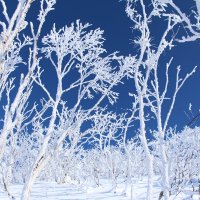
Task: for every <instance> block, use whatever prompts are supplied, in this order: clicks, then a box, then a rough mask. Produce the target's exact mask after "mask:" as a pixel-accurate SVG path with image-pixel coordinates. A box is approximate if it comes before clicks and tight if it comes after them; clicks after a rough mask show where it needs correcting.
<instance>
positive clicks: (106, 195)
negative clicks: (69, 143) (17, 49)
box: [0, 179, 200, 200]
mask: <svg viewBox="0 0 200 200" xmlns="http://www.w3.org/2000/svg"><path fill="white" fill-rule="evenodd" d="M124 188H125V184H124V183H120V182H119V184H118V186H117V189H116V191H113V190H112V186H111V183H110V182H109V181H107V180H101V185H100V186H99V187H92V186H91V187H84V186H80V185H76V184H57V183H53V182H52V183H47V182H38V183H36V184H35V185H34V187H33V191H32V194H31V200H86V199H87V200H145V199H146V198H145V194H146V179H143V180H141V181H139V182H138V183H137V184H134V185H132V187H131V186H129V187H128V190H127V195H125V194H124V192H123V191H124ZM10 191H11V193H12V195H13V196H14V197H16V200H19V199H20V194H21V191H22V185H13V186H11V187H10ZM159 191H160V187H159V184H155V185H154V192H155V195H154V199H156V200H158V196H159ZM199 198H200V197H198V196H197V195H196V196H194V197H193V198H191V197H190V195H187V194H180V195H179V196H178V197H172V198H171V199H177V200H186V199H187V200H189V199H194V200H199ZM0 200H9V198H8V197H7V196H6V194H5V193H4V192H2V191H1V192H0Z"/></svg>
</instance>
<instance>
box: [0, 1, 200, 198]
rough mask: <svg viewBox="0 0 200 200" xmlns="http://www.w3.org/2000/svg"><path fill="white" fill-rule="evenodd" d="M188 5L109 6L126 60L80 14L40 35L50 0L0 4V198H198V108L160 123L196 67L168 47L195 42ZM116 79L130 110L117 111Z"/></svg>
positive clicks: (194, 14) (198, 9) (199, 22)
mask: <svg viewBox="0 0 200 200" xmlns="http://www.w3.org/2000/svg"><path fill="white" fill-rule="evenodd" d="M62 1H63V2H64V0H62ZM99 1H100V0H99ZM108 1H109V0H108ZM191 1H192V7H191V9H190V10H189V12H188V10H187V11H185V10H184V8H183V7H182V6H181V4H180V3H177V2H178V1H176V0H124V1H122V2H117V3H118V4H120V5H121V6H122V7H123V10H124V13H125V14H126V16H127V19H129V21H130V24H131V27H130V32H131V34H132V38H130V40H131V45H130V44H127V48H128V47H130V46H133V47H134V48H135V49H136V50H133V52H132V53H131V54H129V55H125V54H124V53H123V52H117V51H116V52H111V53H109V51H107V49H106V47H105V45H104V43H105V41H106V38H104V32H106V30H102V29H101V28H98V27H95V26H93V25H92V24H90V22H88V23H83V22H82V21H81V19H77V20H76V21H74V22H71V24H66V25H65V26H63V27H59V26H57V22H56V21H54V25H53V26H52V27H51V29H49V30H47V29H46V28H45V31H43V29H44V26H45V24H48V20H49V18H48V15H49V13H51V12H54V9H55V6H56V0H18V1H17V4H16V6H15V8H14V10H11V9H10V8H9V5H10V4H9V3H8V2H7V1H6V0H0V7H1V14H0V199H21V200H29V199H30V200H33V199H51V198H52V199H65V200H69V199H76V200H79V199H91V200H95V199H99V200H101V199H116V200H118V199H119V200H123V199H125V200H126V199H127V200H128V199H129V200H141V199H143V200H144V199H145V200H154V199H157V200H161V199H164V200H169V199H198V200H199V199H200V127H198V124H197V123H196V122H197V120H198V117H199V114H197V115H196V116H195V115H192V117H190V120H189V122H188V124H185V125H184V126H182V127H176V126H172V125H171V124H170V119H171V116H172V114H173V110H174V109H175V107H176V105H177V104H176V103H177V102H176V101H177V98H178V96H179V92H180V91H182V90H183V88H184V85H185V83H187V82H190V81H192V80H193V77H194V76H199V73H200V72H199V69H198V63H196V65H197V66H195V65H194V66H193V65H192V66H189V67H188V66H180V65H176V64H175V63H174V59H175V55H174V56H171V54H170V52H171V51H172V50H173V48H176V47H177V46H179V45H183V44H184V45H185V46H187V45H190V44H192V43H196V44H198V43H199V39H200V3H199V0H191ZM191 1H190V3H191ZM60 2H61V0H60ZM186 3H187V1H184V3H183V4H186ZM65 4H70V1H69V0H68V1H66V2H65ZM36 8H37V9H36ZM30 12H34V16H35V19H32V20H29V19H28V18H27V15H28V14H29V13H30ZM111 12H114V10H113V11H111ZM102 15H103V13H102ZM51 20H52V19H51ZM156 26H158V27H157V28H156V30H155V27H156ZM159 26H160V27H159ZM134 48H133V49H134ZM190 53H191V52H190ZM163 58H164V59H163ZM49 69H51V71H50V72H49ZM50 82H53V83H55V84H54V86H55V89H52V88H51V87H50V86H49V83H50ZM126 84H129V86H130V85H131V87H132V88H131V90H130V91H128V90H127V96H128V97H129V101H131V107H127V108H126V109H123V112H117V111H116V110H114V109H112V106H114V105H116V104H117V103H118V102H119V101H120V98H123V96H121V95H120V90H118V87H120V85H124V87H126ZM127 87H128V86H127ZM197 87H198V86H197ZM191 89H193V88H191ZM195 92H196V93H198V90H197V89H196V91H195ZM182 98H187V96H185V97H182ZM125 101H126V100H125ZM185 111H188V113H191V112H192V102H191V104H190V105H189V108H185ZM178 117H179V116H177V118H178ZM174 124H176V122H174ZM51 190H53V191H51ZM45 191H46V192H45ZM52 195H54V196H52ZM73 195H74V196H73ZM106 195H107V196H106Z"/></svg>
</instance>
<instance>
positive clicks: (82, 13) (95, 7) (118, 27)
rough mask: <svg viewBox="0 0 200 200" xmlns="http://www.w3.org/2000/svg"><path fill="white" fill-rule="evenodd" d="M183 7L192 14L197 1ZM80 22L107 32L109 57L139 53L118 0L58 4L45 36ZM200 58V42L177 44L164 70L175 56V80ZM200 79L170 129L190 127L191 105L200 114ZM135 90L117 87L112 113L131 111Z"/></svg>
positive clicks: (191, 84)
mask: <svg viewBox="0 0 200 200" xmlns="http://www.w3.org/2000/svg"><path fill="white" fill-rule="evenodd" d="M6 2H8V3H9V8H10V10H12V9H13V8H14V6H15V5H14V3H13V0H8V1H6ZM177 2H178V3H181V2H182V1H180V0H179V1H177ZM181 6H182V8H183V9H184V10H185V11H186V12H188V13H190V9H191V8H192V7H193V1H191V0H185V1H184V4H183V5H181ZM37 13H38V5H37V2H34V3H33V5H32V9H31V11H30V12H29V14H28V21H29V20H31V21H33V22H35V20H36V16H37ZM77 19H80V21H81V22H83V23H86V22H89V23H91V24H92V25H93V28H94V29H95V28H98V27H100V28H101V29H103V30H104V31H105V33H104V37H105V38H106V41H105V48H106V49H107V51H108V53H112V52H114V51H119V52H120V54H122V55H129V54H135V53H136V52H137V49H136V48H135V47H134V46H133V44H131V39H133V38H134V37H135V36H134V33H133V32H132V29H131V25H132V23H131V21H130V20H129V19H128V17H127V16H126V13H125V4H124V2H119V1H118V0H58V1H57V4H56V6H55V10H54V11H52V12H51V13H50V14H49V15H48V17H47V21H46V24H45V26H44V29H43V34H46V33H49V31H50V29H51V27H52V25H53V23H55V24H56V27H57V28H61V27H63V26H65V25H70V24H71V23H72V22H75V21H76V20H77ZM161 30H162V24H160V23H157V24H154V26H153V31H154V33H155V35H154V38H153V39H154V40H155V45H156V41H157V37H159V35H160V34H161ZM199 55H200V43H199V41H196V42H193V43H187V44H184V45H180V44H177V46H176V47H175V48H174V49H173V50H172V51H171V52H168V51H167V52H166V53H165V55H164V56H163V57H162V59H161V62H160V66H162V65H163V63H165V62H167V61H168V60H169V58H170V56H173V57H174V62H173V64H172V66H171V72H170V76H171V77H172V79H173V78H174V73H175V68H176V66H177V65H179V64H180V65H181V66H182V69H183V72H182V74H183V75H184V74H185V73H186V72H187V71H190V70H191V69H192V67H194V66H195V65H200V56H199ZM163 67H164V66H163ZM51 73H53V71H51V70H50V71H48V74H47V80H46V81H47V82H48V83H47V84H48V85H49V87H51V88H54V87H55V81H54V80H53V79H52V78H51V77H52V74H51ZM199 75H200V71H199V70H198V71H197V73H196V74H195V75H194V77H193V78H191V79H190V80H189V81H188V82H187V83H186V84H185V85H184V88H183V89H182V90H181V92H180V93H179V95H178V98H177V102H176V104H175V109H174V112H173V116H172V118H171V121H170V125H172V126H174V125H175V124H177V125H178V127H179V129H181V128H182V127H183V126H184V125H186V124H187V123H188V121H189V119H187V117H186V115H185V114H184V111H186V112H187V111H188V105H189V103H190V102H191V103H192V104H193V111H194V114H196V113H197V112H198V109H199V85H200V77H199ZM163 76H164V74H162V70H161V75H160V78H161V79H162V77H163ZM172 85H173V81H172ZM171 88H173V87H171ZM132 90H133V89H132V83H131V82H126V84H125V85H120V86H119V87H117V91H118V92H119V93H120V96H119V101H118V103H117V104H115V105H114V106H113V107H112V108H111V109H113V110H115V111H122V110H123V109H128V108H130V106H131V101H130V99H129V98H128V92H129V91H132Z"/></svg>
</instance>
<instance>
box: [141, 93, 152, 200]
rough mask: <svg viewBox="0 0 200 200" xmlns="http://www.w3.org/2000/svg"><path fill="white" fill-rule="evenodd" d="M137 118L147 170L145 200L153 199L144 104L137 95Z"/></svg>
mask: <svg viewBox="0 0 200 200" xmlns="http://www.w3.org/2000/svg"><path fill="white" fill-rule="evenodd" d="M138 98H139V106H140V109H139V117H140V139H141V142H142V145H143V147H144V151H145V155H146V161H147V170H148V185H147V196H146V199H147V200H152V199H153V178H154V172H153V156H152V155H151V153H150V150H149V148H148V143H147V138H146V127H145V116H144V102H143V96H142V94H140V95H139V97H138Z"/></svg>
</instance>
